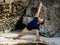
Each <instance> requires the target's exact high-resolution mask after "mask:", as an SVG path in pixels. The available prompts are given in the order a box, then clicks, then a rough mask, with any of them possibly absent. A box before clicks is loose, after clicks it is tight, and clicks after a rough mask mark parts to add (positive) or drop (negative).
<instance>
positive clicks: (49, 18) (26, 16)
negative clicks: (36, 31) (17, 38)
mask: <svg viewBox="0 0 60 45" xmlns="http://www.w3.org/2000/svg"><path fill="white" fill-rule="evenodd" d="M40 1H42V2H43V8H42V10H41V16H40V17H41V18H44V19H45V22H44V24H43V25H40V32H41V35H42V36H47V37H59V36H60V28H59V27H60V21H59V20H60V13H59V12H60V3H59V2H60V0H30V1H29V0H19V1H15V2H12V3H11V4H9V5H8V6H11V8H9V10H8V12H9V14H8V12H6V11H5V12H4V9H6V8H4V7H3V6H2V5H1V6H2V7H3V8H1V10H3V12H4V13H3V12H2V13H1V15H0V17H1V18H0V30H1V31H2V30H3V32H4V31H5V32H7V31H10V30H18V29H19V28H22V27H23V26H25V25H27V24H28V23H29V22H30V21H31V20H32V19H33V16H34V14H35V13H36V10H37V8H38V5H39V3H40ZM3 5H5V4H3ZM5 6H6V5H5ZM6 7H7V6H6ZM10 10H11V11H10ZM5 13H6V14H5ZM21 19H22V20H21ZM21 24H22V26H21ZM6 30H7V31H6Z"/></svg>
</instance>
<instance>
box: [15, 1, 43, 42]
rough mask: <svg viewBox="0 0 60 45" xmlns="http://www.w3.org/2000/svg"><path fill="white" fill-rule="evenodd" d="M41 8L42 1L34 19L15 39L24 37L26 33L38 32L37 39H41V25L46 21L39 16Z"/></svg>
mask: <svg viewBox="0 0 60 45" xmlns="http://www.w3.org/2000/svg"><path fill="white" fill-rule="evenodd" d="M41 8H42V2H40V5H39V8H38V11H37V13H36V14H35V16H34V19H33V20H32V21H31V22H30V23H29V24H28V25H27V26H26V28H24V29H23V30H22V31H21V32H20V34H19V35H18V36H17V37H15V38H14V39H18V38H19V37H22V36H23V35H25V34H36V41H40V36H39V26H40V24H42V23H43V22H44V20H43V19H41V18H40V16H39V14H40V12H41Z"/></svg>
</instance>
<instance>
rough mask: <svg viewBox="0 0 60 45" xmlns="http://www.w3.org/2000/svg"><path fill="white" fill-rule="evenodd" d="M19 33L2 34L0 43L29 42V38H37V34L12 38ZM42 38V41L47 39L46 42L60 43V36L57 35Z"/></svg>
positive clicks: (58, 44) (59, 44)
mask: <svg viewBox="0 0 60 45" xmlns="http://www.w3.org/2000/svg"><path fill="white" fill-rule="evenodd" d="M18 34H19V33H5V34H2V35H1V36H0V44H5V43H9V44H12V43H13V44H15V43H19V42H20V43H21V42H27V40H29V39H30V40H31V39H32V40H36V37H35V35H29V34H27V35H24V36H23V37H21V38H25V40H23V39H16V40H13V39H12V38H13V37H15V36H17V35H18ZM40 40H41V41H45V42H52V43H55V44H57V45H60V37H56V38H47V37H42V36H40Z"/></svg>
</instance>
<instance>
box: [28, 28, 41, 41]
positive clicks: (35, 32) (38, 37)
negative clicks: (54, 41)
mask: <svg viewBox="0 0 60 45" xmlns="http://www.w3.org/2000/svg"><path fill="white" fill-rule="evenodd" d="M28 33H29V34H36V40H37V41H39V40H40V35H39V31H38V30H37V29H33V30H30V31H28Z"/></svg>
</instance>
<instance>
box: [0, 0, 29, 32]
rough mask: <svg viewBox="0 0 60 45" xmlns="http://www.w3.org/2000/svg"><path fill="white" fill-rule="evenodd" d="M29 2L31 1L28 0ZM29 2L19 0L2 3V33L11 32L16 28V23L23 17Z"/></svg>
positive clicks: (0, 7) (0, 20)
mask: <svg viewBox="0 0 60 45" xmlns="http://www.w3.org/2000/svg"><path fill="white" fill-rule="evenodd" d="M28 1H29V0H28ZM28 1H27V0H19V1H18V0H17V1H14V2H12V1H9V2H10V3H7V2H2V3H0V31H1V32H9V31H10V30H12V28H13V27H14V26H15V24H16V22H17V21H18V20H19V19H20V17H21V16H22V15H23V13H24V10H25V8H26V6H27V5H28Z"/></svg>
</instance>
